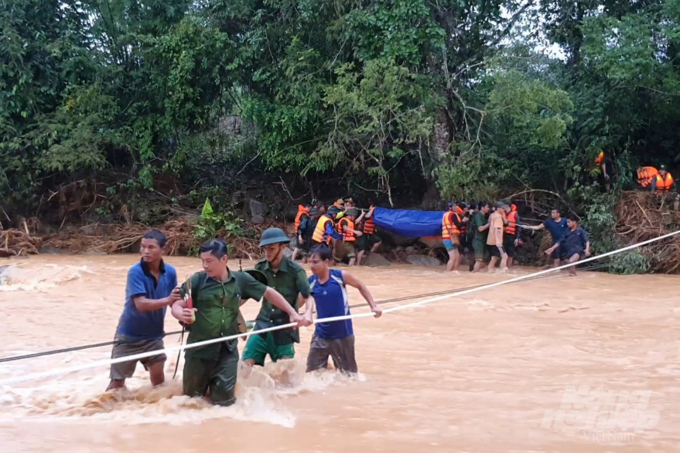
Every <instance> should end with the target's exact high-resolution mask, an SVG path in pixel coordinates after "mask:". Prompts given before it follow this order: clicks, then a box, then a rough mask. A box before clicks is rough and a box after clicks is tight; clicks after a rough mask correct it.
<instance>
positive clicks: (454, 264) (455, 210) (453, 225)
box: [442, 201, 463, 274]
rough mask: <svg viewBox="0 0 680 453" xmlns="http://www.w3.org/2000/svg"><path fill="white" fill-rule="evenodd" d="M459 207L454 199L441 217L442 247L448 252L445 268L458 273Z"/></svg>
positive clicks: (460, 220)
mask: <svg viewBox="0 0 680 453" xmlns="http://www.w3.org/2000/svg"><path fill="white" fill-rule="evenodd" d="M459 212H460V208H459V207H458V205H457V204H456V202H455V201H452V202H450V203H449V210H448V211H447V212H445V213H444V216H443V217H442V240H443V241H444V247H446V251H447V252H448V254H449V261H448V262H447V263H446V270H447V271H449V272H454V273H456V274H457V273H458V268H459V267H460V253H459V251H458V248H459V247H460V230H461V225H462V222H463V220H462V218H461V216H460V214H459Z"/></svg>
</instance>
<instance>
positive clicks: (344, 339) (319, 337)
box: [305, 245, 382, 373]
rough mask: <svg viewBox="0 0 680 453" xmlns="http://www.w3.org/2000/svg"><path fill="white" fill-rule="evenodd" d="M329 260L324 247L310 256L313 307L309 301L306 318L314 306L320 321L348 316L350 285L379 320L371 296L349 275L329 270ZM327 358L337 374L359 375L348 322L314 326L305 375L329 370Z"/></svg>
mask: <svg viewBox="0 0 680 453" xmlns="http://www.w3.org/2000/svg"><path fill="white" fill-rule="evenodd" d="M332 260H333V253H332V252H331V250H330V248H328V247H326V246H323V245H321V246H317V247H315V248H313V249H312V251H311V252H310V257H309V265H310V268H311V270H312V274H314V275H312V276H311V277H309V286H310V288H311V296H312V298H313V299H314V303H311V300H310V301H309V302H308V303H307V313H306V314H305V316H306V317H308V319H311V314H312V310H313V309H314V305H316V312H317V317H318V318H321V319H323V318H330V317H335V316H346V315H349V314H350V310H349V299H348V297H347V288H346V285H349V286H353V287H354V288H357V289H358V290H359V292H360V293H361V295H362V296H363V297H364V299H365V300H366V302H368V305H370V307H371V310H372V311H373V313H374V314H375V317H376V318H379V317H380V315H381V314H382V310H381V309H380V307H378V305H377V304H376V303H375V302H374V301H373V296H371V293H370V292H369V291H368V288H367V287H366V285H364V284H363V283H362V282H361V281H360V280H359V279H358V278H356V277H355V276H353V275H351V274H350V273H348V272H345V271H342V270H340V269H331V268H330V263H331V261H332ZM328 356H330V357H331V358H332V359H333V364H334V365H335V368H336V369H337V370H339V371H341V372H343V373H356V372H358V367H357V362H356V358H355V354H354V328H353V326H352V320H351V319H346V320H343V321H333V322H320V323H317V324H316V330H315V332H314V336H313V337H312V344H311V346H310V348H309V355H308V356H307V372H310V371H315V370H319V369H325V368H328Z"/></svg>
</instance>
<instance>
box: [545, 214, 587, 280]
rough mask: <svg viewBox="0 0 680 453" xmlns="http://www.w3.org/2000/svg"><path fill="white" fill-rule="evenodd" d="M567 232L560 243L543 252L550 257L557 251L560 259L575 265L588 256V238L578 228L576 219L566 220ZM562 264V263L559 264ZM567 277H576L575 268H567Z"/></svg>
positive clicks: (574, 217) (570, 217)
mask: <svg viewBox="0 0 680 453" xmlns="http://www.w3.org/2000/svg"><path fill="white" fill-rule="evenodd" d="M567 225H568V226H569V232H568V233H566V234H565V235H564V237H562V239H560V241H559V242H558V243H557V244H555V245H553V246H552V247H550V248H549V249H548V250H546V251H545V253H546V254H547V255H552V254H553V253H554V252H555V251H556V250H557V249H559V250H560V257H561V258H562V260H563V261H566V262H568V263H575V262H577V261H580V260H582V259H583V257H584V256H590V237H589V236H588V233H586V230H584V229H583V228H581V227H580V226H578V217H576V216H575V215H572V216H569V220H567ZM561 264H562V263H561ZM569 275H570V276H572V277H575V276H576V266H572V267H570V268H569Z"/></svg>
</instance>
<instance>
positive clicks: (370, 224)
mask: <svg viewBox="0 0 680 453" xmlns="http://www.w3.org/2000/svg"><path fill="white" fill-rule="evenodd" d="M374 212H375V206H373V205H371V207H370V208H369V209H368V212H365V213H363V214H362V217H359V219H358V221H357V224H363V225H362V226H361V231H362V232H363V235H362V236H361V237H360V238H359V240H358V241H357V247H358V248H359V254H358V255H357V262H358V263H359V264H360V265H361V264H363V263H364V259H365V258H366V256H367V255H366V253H367V252H368V253H375V252H377V251H378V249H379V248H380V246H381V245H382V239H381V238H380V236H378V235H377V234H375V220H374V218H373V214H374ZM362 219H363V221H362Z"/></svg>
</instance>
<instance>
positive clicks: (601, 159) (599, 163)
mask: <svg viewBox="0 0 680 453" xmlns="http://www.w3.org/2000/svg"><path fill="white" fill-rule="evenodd" d="M605 157H606V156H605V154H604V151H600V152H599V153H598V155H597V157H596V158H595V167H596V169H597V170H598V173H599V176H601V177H602V178H604V181H603V182H604V184H603V185H604V186H605V188H606V189H607V190H609V188H610V187H609V173H607V162H606V160H605Z"/></svg>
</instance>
